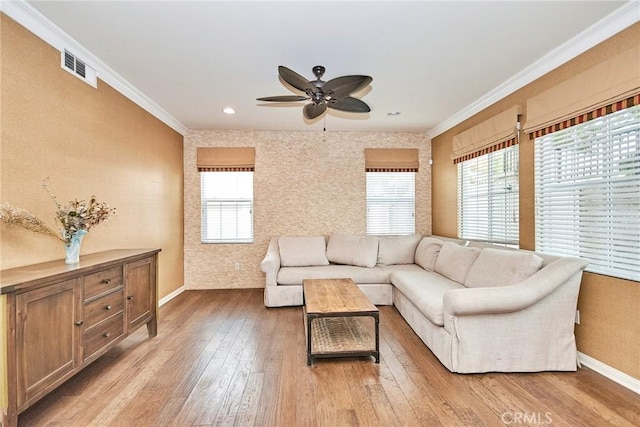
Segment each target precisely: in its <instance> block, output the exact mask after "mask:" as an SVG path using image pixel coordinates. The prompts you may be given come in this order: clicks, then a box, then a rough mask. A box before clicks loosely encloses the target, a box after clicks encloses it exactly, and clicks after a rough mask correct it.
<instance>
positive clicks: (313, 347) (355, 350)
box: [304, 310, 380, 365]
mask: <svg viewBox="0 0 640 427" xmlns="http://www.w3.org/2000/svg"><path fill="white" fill-rule="evenodd" d="M304 315H305V336H306V338H307V365H311V363H312V362H313V360H314V359H319V358H331V357H357V356H373V357H375V360H376V363H380V350H379V348H380V345H379V337H378V334H379V332H378V323H379V319H378V316H377V313H375V314H367V315H359V316H341V317H325V316H320V315H317V314H307V312H306V310H305V312H304ZM360 317H372V318H373V320H374V321H375V338H374V337H372V336H371V334H370V333H369V331H367V329H366V328H365V327H364V325H363V324H362V323H361V321H360V319H359V318H360Z"/></svg>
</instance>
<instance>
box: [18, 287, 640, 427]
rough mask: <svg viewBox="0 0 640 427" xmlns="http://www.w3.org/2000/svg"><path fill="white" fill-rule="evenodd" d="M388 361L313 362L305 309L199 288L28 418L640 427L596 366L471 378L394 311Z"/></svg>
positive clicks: (626, 394)
mask: <svg viewBox="0 0 640 427" xmlns="http://www.w3.org/2000/svg"><path fill="white" fill-rule="evenodd" d="M379 308H380V319H381V320H380V350H381V362H380V364H378V365H377V364H375V363H373V359H372V358H371V359H365V358H359V359H332V360H319V361H316V362H314V365H313V366H312V367H308V366H307V365H306V347H305V337H304V326H303V321H302V309H301V308H300V307H292V308H272V309H267V308H265V307H264V305H263V303H262V290H260V289H254V290H224V291H187V292H184V293H182V294H181V295H179V296H178V297H176V298H175V299H173V300H172V301H170V302H169V303H167V304H166V305H164V306H163V307H161V309H160V324H159V328H158V336H157V337H156V338H153V339H149V338H148V337H147V335H146V329H144V328H142V330H139V331H138V332H136V333H135V334H133V335H132V336H130V337H129V338H128V339H127V340H125V341H124V342H122V343H121V344H120V345H119V346H117V347H116V348H114V349H113V350H111V351H110V352H109V353H107V354H106V355H105V356H103V357H101V358H100V359H98V360H97V361H96V362H94V363H93V364H92V365H91V366H89V367H87V368H86V369H85V370H84V371H82V372H80V373H79V374H78V375H77V376H76V377H74V378H72V379H71V380H69V381H68V382H67V383H65V384H64V385H62V386H61V387H60V388H58V389H57V390H56V391H54V392H53V393H52V394H50V395H49V396H47V397H46V398H44V399H43V400H42V401H40V402H38V403H37V404H36V405H35V406H33V407H32V408H30V409H28V410H27V411H26V412H24V413H23V414H21V415H20V417H19V425H20V426H81V427H84V426H209V425H228V426H232V425H237V426H378V425H380V426H500V425H509V426H521V425H548V424H551V425H553V426H637V425H640V409H639V408H640V396H638V395H637V394H635V393H633V392H632V391H630V390H627V389H625V388H624V387H622V386H620V385H618V384H615V383H614V382H612V381H610V380H608V379H606V378H604V377H602V376H600V375H598V374H596V373H595V372H593V371H591V370H589V369H580V370H579V371H578V372H577V373H568V372H564V373H554V372H545V373H536V374H499V373H492V374H478V375H459V374H452V373H450V372H449V371H447V370H446V369H445V368H444V367H443V366H442V365H441V364H440V362H438V360H437V359H436V358H435V356H433V354H432V353H431V352H430V351H429V350H428V349H427V348H426V347H425V345H424V344H423V343H422V341H421V340H420V339H419V338H418V337H417V336H416V335H415V334H414V333H413V331H412V330H411V328H410V327H409V326H408V325H407V324H406V323H405V322H404V320H403V319H402V317H401V316H400V314H399V313H398V312H397V311H396V310H395V308H394V307H387V306H382V307H379Z"/></svg>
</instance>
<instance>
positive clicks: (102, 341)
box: [84, 313, 124, 360]
mask: <svg viewBox="0 0 640 427" xmlns="http://www.w3.org/2000/svg"><path fill="white" fill-rule="evenodd" d="M123 334H124V313H120V314H119V315H117V316H114V317H112V318H111V319H108V320H105V321H104V322H102V323H99V324H97V325H96V326H95V327H93V328H91V329H89V330H88V331H85V333H84V359H85V360H86V359H88V358H89V357H91V356H92V355H93V354H94V353H96V352H97V351H99V350H100V349H102V348H103V347H105V346H107V345H109V344H110V343H111V342H112V341H115V340H116V339H118V338H120V337H121V336H122V335H123Z"/></svg>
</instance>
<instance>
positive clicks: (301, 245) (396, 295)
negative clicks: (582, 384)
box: [261, 233, 587, 373]
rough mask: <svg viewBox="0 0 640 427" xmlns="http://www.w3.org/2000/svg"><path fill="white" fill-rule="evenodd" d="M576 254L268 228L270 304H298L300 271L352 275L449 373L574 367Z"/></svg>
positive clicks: (313, 275) (581, 264) (312, 275)
mask: <svg viewBox="0 0 640 427" xmlns="http://www.w3.org/2000/svg"><path fill="white" fill-rule="evenodd" d="M586 265H587V263H586V262H585V261H583V260H581V259H577V258H568V257H555V256H549V255H544V254H540V253H534V252H529V251H523V250H509V249H505V248H498V247H494V246H492V245H485V244H478V243H474V242H466V241H462V240H457V239H448V238H444V237H438V236H425V237H423V236H420V235H410V236H357V235H350V234H345V233H332V234H331V235H330V236H328V238H327V237H325V236H314V237H293V236H281V237H274V238H272V239H271V241H270V243H269V247H268V249H267V254H266V256H265V258H264V260H263V261H262V264H261V268H262V270H263V271H264V272H265V274H266V286H265V290H264V302H265V305H266V306H267V307H280V306H295V305H302V303H303V297H302V280H303V279H319V278H343V277H348V278H351V279H353V280H354V282H356V284H358V286H359V287H360V289H361V290H362V291H363V292H364V293H365V294H366V295H367V296H368V297H369V299H370V300H371V301H372V302H373V303H374V304H376V305H395V307H396V308H397V310H398V311H399V312H400V314H401V315H402V316H403V317H404V319H405V320H406V321H407V323H408V324H409V325H410V326H411V327H412V328H413V330H414V331H415V332H416V334H417V335H418V336H419V337H420V338H421V339H422V341H423V342H424V343H425V344H426V345H427V347H429V349H430V350H431V351H432V352H433V353H434V354H435V355H436V356H437V357H438V359H439V360H440V361H441V362H442V364H443V365H444V366H446V367H447V369H449V370H450V371H452V372H460V373H472V372H492V371H497V372H536V371H545V370H553V371H556V370H557V371H573V370H576V367H577V365H576V356H577V353H576V344H575V337H574V319H575V310H576V305H577V299H578V291H579V289H580V281H581V277H582V271H583V270H584V268H585V267H586Z"/></svg>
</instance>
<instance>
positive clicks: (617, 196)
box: [535, 106, 640, 281]
mask: <svg viewBox="0 0 640 427" xmlns="http://www.w3.org/2000/svg"><path fill="white" fill-rule="evenodd" d="M535 153H536V168H535V173H536V250H538V251H542V252H548V253H552V254H558V255H570V256H577V257H580V258H584V259H586V260H588V261H589V266H588V267H587V271H591V272H594V273H600V274H605V275H609V276H614V277H621V278H625V279H631V280H635V281H640V106H635V107H631V108H627V109H625V110H621V111H618V112H616V113H611V114H609V115H606V116H604V117H601V118H598V119H594V120H591V121H588V122H586V123H583V124H580V125H576V126H572V127H570V128H567V129H565V130H561V131H558V132H554V133H551V134H548V135H545V136H542V137H539V138H536V141H535Z"/></svg>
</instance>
